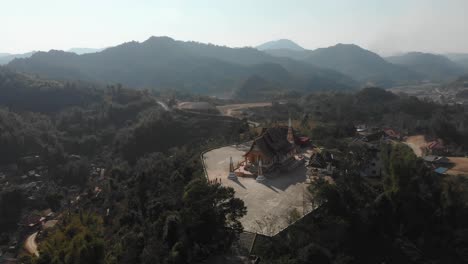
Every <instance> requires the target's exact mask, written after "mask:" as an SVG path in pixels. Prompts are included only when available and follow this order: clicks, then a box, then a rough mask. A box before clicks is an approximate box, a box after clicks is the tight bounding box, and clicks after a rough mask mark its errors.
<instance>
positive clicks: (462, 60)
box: [444, 53, 468, 72]
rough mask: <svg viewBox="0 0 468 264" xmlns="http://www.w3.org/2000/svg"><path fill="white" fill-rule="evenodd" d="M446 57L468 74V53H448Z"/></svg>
mask: <svg viewBox="0 0 468 264" xmlns="http://www.w3.org/2000/svg"><path fill="white" fill-rule="evenodd" d="M444 55H445V57H447V58H449V59H450V60H451V61H453V62H455V63H457V64H458V65H460V66H462V67H463V68H464V69H465V71H466V72H468V53H447V54H444Z"/></svg>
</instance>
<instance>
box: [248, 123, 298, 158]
mask: <svg viewBox="0 0 468 264" xmlns="http://www.w3.org/2000/svg"><path fill="white" fill-rule="evenodd" d="M287 136H288V127H272V128H268V129H266V130H265V131H263V133H262V135H261V136H259V137H258V138H256V139H255V140H254V142H253V143H252V146H251V147H250V149H249V151H247V152H246V154H245V155H248V153H249V152H251V151H252V150H253V149H257V150H259V151H261V152H262V153H263V154H264V155H266V156H268V157H270V158H271V157H274V156H275V155H278V154H287V153H289V152H290V151H291V150H292V149H293V148H294V146H293V145H292V144H291V143H289V142H288V140H287Z"/></svg>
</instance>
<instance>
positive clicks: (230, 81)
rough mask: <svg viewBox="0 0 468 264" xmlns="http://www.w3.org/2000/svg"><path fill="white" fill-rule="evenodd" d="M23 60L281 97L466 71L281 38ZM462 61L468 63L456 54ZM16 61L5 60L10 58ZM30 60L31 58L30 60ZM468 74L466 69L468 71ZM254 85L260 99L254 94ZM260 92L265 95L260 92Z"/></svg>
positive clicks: (45, 71)
mask: <svg viewBox="0 0 468 264" xmlns="http://www.w3.org/2000/svg"><path fill="white" fill-rule="evenodd" d="M69 51H73V52H64V51H57V50H52V51H49V52H37V53H34V55H32V56H31V54H29V56H30V57H29V56H26V55H24V56H23V55H22V58H21V57H18V55H15V56H16V58H17V59H14V60H13V61H11V62H10V63H9V64H8V67H9V68H11V69H15V70H17V71H20V72H24V73H29V74H37V75H38V76H42V77H45V78H49V79H57V80H85V81H91V82H98V83H102V84H107V83H121V84H124V85H126V86H129V87H134V88H149V89H178V90H185V91H190V92H194V93H201V94H212V95H213V94H214V95H223V96H226V95H233V94H235V96H236V97H239V98H241V97H244V96H243V95H242V93H245V94H252V95H261V96H265V95H267V94H268V95H272V94H274V92H275V91H278V92H280V93H283V92H285V91H306V92H310V91H317V90H352V89H355V88H358V87H363V86H380V87H384V88H386V87H393V86H398V85H407V84H418V83H421V82H426V81H435V82H445V81H448V80H452V79H456V77H458V76H461V75H463V74H464V73H466V72H468V70H466V69H464V68H463V67H462V66H460V65H461V63H459V62H457V63H455V62H453V61H451V60H449V59H447V58H446V57H443V56H440V55H434V54H427V53H408V54H403V55H400V56H393V57H389V58H387V59H384V58H382V57H381V56H379V55H378V54H376V53H373V52H371V51H369V50H366V49H363V48H361V47H359V46H357V45H353V44H337V45H335V46H331V47H327V48H319V49H316V50H307V49H304V48H302V47H301V46H299V45H298V44H296V43H294V42H293V41H290V40H286V39H281V40H277V41H271V42H267V43H264V44H262V45H260V46H258V47H257V48H249V47H246V48H229V47H225V46H217V45H213V44H203V43H199V42H193V41H189V42H184V41H177V40H174V39H172V38H169V37H151V38H149V39H148V40H146V41H144V42H141V43H140V42H135V41H133V42H128V43H124V44H121V45H118V46H116V47H111V48H107V49H103V50H101V49H89V48H74V49H70V50H69ZM452 55H453V56H452V57H451V59H452V60H455V59H456V60H458V61H460V62H462V61H463V60H464V59H467V58H468V57H464V56H462V55H461V54H456V55H455V54H452ZM9 56H13V55H8V56H5V57H0V62H1V60H2V59H3V58H9V59H10V60H11V57H9ZM28 57H29V58H28ZM467 69H468V68H467ZM256 86H261V88H258V89H259V91H258V93H252V91H250V90H251V89H254V87H256ZM260 90H261V92H260Z"/></svg>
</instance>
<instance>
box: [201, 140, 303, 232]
mask: <svg viewBox="0 0 468 264" xmlns="http://www.w3.org/2000/svg"><path fill="white" fill-rule="evenodd" d="M248 147H249V145H246V144H245V145H239V146H236V145H233V146H228V147H222V148H218V149H214V150H211V151H209V152H206V153H205V154H204V155H203V159H204V162H205V166H206V170H207V174H208V175H207V177H208V179H209V180H215V179H218V181H219V180H220V181H221V184H222V185H224V186H228V187H232V188H234V190H235V191H236V197H238V198H240V199H242V200H243V201H244V203H245V205H246V206H247V215H246V216H244V217H243V218H242V219H241V222H242V225H243V226H244V229H245V230H246V231H249V232H254V233H259V234H263V235H267V236H272V235H275V234H277V233H278V232H279V231H281V230H283V229H284V228H286V227H287V226H288V225H290V224H291V223H292V221H294V220H297V219H293V218H291V217H290V216H291V212H295V213H296V214H297V213H299V215H304V214H305V213H307V212H310V211H311V209H312V206H311V203H310V201H311V200H310V197H309V196H308V192H307V190H306V189H305V188H306V186H307V185H306V179H307V176H306V169H305V168H304V167H302V168H298V169H297V170H295V171H293V172H290V173H285V174H282V175H278V176H277V177H275V178H273V179H267V180H266V181H265V182H264V183H258V182H256V181H255V179H254V178H242V177H239V178H238V180H236V181H232V180H229V179H227V175H228V171H229V157H232V159H233V161H234V164H235V165H236V164H237V162H238V161H242V160H243V156H242V155H243V154H244V153H245V151H246V150H247V149H248Z"/></svg>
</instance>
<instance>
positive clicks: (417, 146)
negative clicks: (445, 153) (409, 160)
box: [405, 135, 427, 157]
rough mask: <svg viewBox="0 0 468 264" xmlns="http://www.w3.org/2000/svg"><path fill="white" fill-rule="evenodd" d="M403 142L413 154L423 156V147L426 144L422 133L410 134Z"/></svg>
mask: <svg viewBox="0 0 468 264" xmlns="http://www.w3.org/2000/svg"><path fill="white" fill-rule="evenodd" d="M405 144H406V145H408V146H409V147H410V148H411V149H412V150H413V151H414V154H416V156H418V157H422V156H423V148H424V147H425V146H426V144H427V141H426V139H425V137H424V135H417V136H410V137H408V138H407V139H406V141H405Z"/></svg>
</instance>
